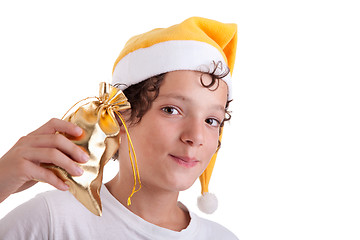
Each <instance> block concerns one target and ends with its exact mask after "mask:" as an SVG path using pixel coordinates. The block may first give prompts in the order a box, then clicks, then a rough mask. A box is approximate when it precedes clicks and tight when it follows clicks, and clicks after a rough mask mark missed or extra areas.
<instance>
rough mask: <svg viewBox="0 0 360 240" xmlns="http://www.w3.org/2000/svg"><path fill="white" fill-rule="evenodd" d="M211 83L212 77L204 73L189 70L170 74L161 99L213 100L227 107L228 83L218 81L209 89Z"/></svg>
mask: <svg viewBox="0 0 360 240" xmlns="http://www.w3.org/2000/svg"><path fill="white" fill-rule="evenodd" d="M211 81H212V78H211V76H210V75H209V74H206V73H202V72H197V71H188V70H180V71H173V72H168V73H167V74H166V75H165V78H164V81H163V83H162V84H161V86H160V92H159V97H160V98H165V97H167V98H173V99H177V100H183V101H189V100H192V99H193V100H196V99H199V100H207V101H210V100H213V101H220V102H221V105H222V106H223V105H225V104H226V100H227V91H228V88H227V85H226V83H225V82H224V81H222V80H218V81H217V80H216V82H215V84H214V85H213V86H212V87H207V86H208V85H209V84H210V83H211ZM203 98H205V99H203ZM223 103H224V104H223ZM222 108H224V107H222Z"/></svg>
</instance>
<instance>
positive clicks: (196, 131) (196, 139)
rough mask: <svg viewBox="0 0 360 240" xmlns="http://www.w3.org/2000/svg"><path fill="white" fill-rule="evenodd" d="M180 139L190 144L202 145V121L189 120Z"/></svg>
mask: <svg viewBox="0 0 360 240" xmlns="http://www.w3.org/2000/svg"><path fill="white" fill-rule="evenodd" d="M181 140H182V141H183V142H184V143H186V144H189V145H190V146H193V147H195V146H202V145H203V144H204V123H202V122H200V121H189V122H188V123H186V126H185V128H184V129H183V131H182V134H181Z"/></svg>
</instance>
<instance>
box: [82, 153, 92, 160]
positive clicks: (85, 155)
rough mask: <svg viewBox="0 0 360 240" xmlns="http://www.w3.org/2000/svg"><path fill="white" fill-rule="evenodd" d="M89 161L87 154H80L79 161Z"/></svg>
mask: <svg viewBox="0 0 360 240" xmlns="http://www.w3.org/2000/svg"><path fill="white" fill-rule="evenodd" d="M89 159H90V157H89V155H88V154H87V153H85V152H84V153H82V154H81V160H82V161H83V162H87V161H89Z"/></svg>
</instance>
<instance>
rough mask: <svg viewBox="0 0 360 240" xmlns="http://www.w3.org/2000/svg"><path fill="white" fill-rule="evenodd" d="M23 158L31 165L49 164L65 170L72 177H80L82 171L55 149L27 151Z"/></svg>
mask: <svg viewBox="0 0 360 240" xmlns="http://www.w3.org/2000/svg"><path fill="white" fill-rule="evenodd" d="M24 158H26V159H28V160H30V161H31V162H33V163H51V164H54V165H56V166H58V167H61V168H63V169H65V170H66V171H67V172H68V173H69V174H71V175H73V176H80V175H81V174H82V173H83V170H82V169H81V168H80V167H79V166H78V165H77V164H76V163H75V162H74V161H73V160H72V159H70V158H69V157H68V156H66V155H65V154H64V153H62V152H61V151H59V150H57V149H55V148H36V149H29V151H27V152H26V153H25V155H24Z"/></svg>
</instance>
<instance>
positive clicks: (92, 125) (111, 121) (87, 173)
mask: <svg viewBox="0 0 360 240" xmlns="http://www.w3.org/2000/svg"><path fill="white" fill-rule="evenodd" d="M89 99H91V98H86V99H84V100H81V101H80V102H82V101H85V100H89ZM93 99H94V101H89V102H88V103H85V104H82V105H81V106H80V107H79V108H77V110H75V111H74V112H72V113H69V114H68V113H66V114H65V116H64V117H66V118H65V120H67V121H69V122H72V123H74V124H76V125H77V126H79V127H81V128H82V129H83V134H82V136H80V137H78V138H76V139H75V138H71V137H69V136H67V137H68V138H69V139H71V140H72V141H73V142H74V143H75V144H76V145H78V146H80V147H81V148H82V149H83V150H84V151H86V152H87V153H88V154H89V156H90V160H89V161H88V162H87V163H84V164H78V165H79V166H80V167H81V168H82V169H83V170H84V173H83V174H82V175H81V176H71V175H70V174H69V173H68V172H66V171H65V170H64V169H63V168H60V167H58V166H55V165H53V164H42V166H44V167H46V168H48V169H50V170H51V171H53V172H54V173H55V174H56V175H57V176H58V177H59V178H61V179H62V180H63V181H64V182H65V183H66V184H67V185H68V186H69V191H70V192H71V193H72V194H73V195H74V196H75V197H76V199H77V200H79V201H80V202H81V203H82V204H83V205H84V206H85V207H86V208H87V209H89V211H91V212H92V213H94V214H95V215H97V216H101V214H102V205H101V200H100V188H101V185H102V178H103V169H104V166H105V164H106V163H107V162H108V161H109V160H110V159H111V158H112V157H113V156H114V154H115V153H116V151H117V150H118V149H119V146H120V134H119V132H120V126H119V124H118V121H117V120H116V117H115V114H117V115H118V116H119V119H120V120H121V122H122V125H123V126H124V128H125V130H126V133H127V138H128V141H129V156H130V160H131V164H132V167H133V173H134V188H133V192H132V193H131V195H130V197H129V199H128V204H129V205H130V204H131V201H130V198H131V196H132V195H133V194H134V193H135V192H136V191H138V190H139V189H140V187H141V183H140V177H139V171H138V168H137V162H136V156H135V151H134V148H133V146H132V143H131V139H130V136H129V134H128V131H127V127H126V125H125V122H124V119H123V117H122V116H121V114H120V113H119V112H118V111H121V110H126V109H129V108H130V103H129V102H128V101H127V98H126V97H125V95H124V93H123V92H122V91H121V90H119V89H117V88H115V87H113V86H111V85H110V84H108V83H101V84H100V95H99V97H95V98H93ZM80 102H78V103H77V104H75V105H74V106H73V107H72V108H71V109H73V108H74V107H75V106H76V105H78V104H79V103H80ZM71 109H70V110H71ZM70 110H69V111H70ZM69 111H68V112H69ZM64 117H63V118H64ZM130 146H131V150H132V153H133V156H134V160H135V162H134V160H133V157H132V155H131V151H130ZM134 165H135V166H134ZM136 181H138V183H139V186H140V187H139V188H138V189H136V186H137V184H136Z"/></svg>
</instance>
